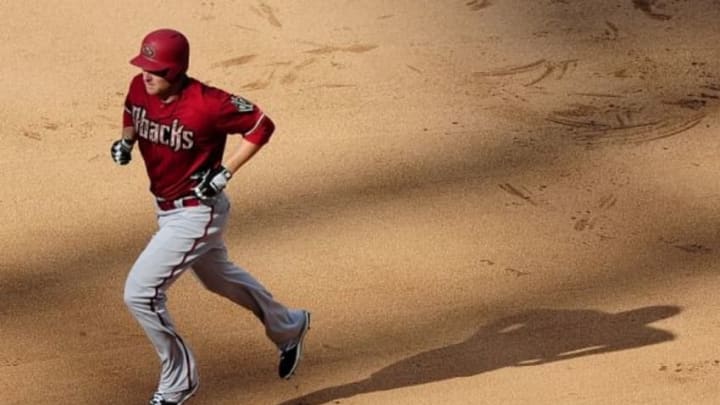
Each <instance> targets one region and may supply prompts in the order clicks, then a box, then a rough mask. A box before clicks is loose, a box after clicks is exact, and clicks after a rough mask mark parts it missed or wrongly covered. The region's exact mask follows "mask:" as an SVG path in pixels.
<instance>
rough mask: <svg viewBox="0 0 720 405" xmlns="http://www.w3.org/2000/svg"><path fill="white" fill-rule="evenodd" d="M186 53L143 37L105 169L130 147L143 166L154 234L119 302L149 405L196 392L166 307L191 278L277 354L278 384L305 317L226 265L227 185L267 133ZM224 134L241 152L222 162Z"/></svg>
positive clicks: (295, 351)
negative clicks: (149, 366) (146, 349)
mask: <svg viewBox="0 0 720 405" xmlns="http://www.w3.org/2000/svg"><path fill="white" fill-rule="evenodd" d="M189 55H190V47H189V44H188V40H187V38H186V37H185V36H184V35H183V34H182V33H180V32H178V31H176V30H172V29H160V30H156V31H153V32H151V33H149V34H147V35H146V36H145V38H144V39H143V41H142V45H141V47H140V53H139V54H138V55H137V56H136V57H134V58H133V59H132V60H131V61H130V63H131V64H133V65H135V66H137V67H139V68H140V69H141V70H142V72H141V73H140V74H138V75H137V76H135V77H134V78H133V79H132V81H131V83H130V88H129V91H128V94H127V97H126V99H125V112H124V115H123V129H122V136H121V138H120V139H118V140H117V141H115V142H114V143H113V144H112V147H111V155H112V158H113V160H114V161H115V162H116V163H117V164H120V165H126V164H128V163H130V160H131V158H132V151H133V149H134V147H135V146H137V148H138V149H139V150H140V154H141V155H142V157H143V160H144V161H145V167H146V169H147V175H148V177H149V180H150V191H151V192H152V194H153V196H154V199H155V209H156V212H157V218H158V225H159V228H158V230H157V232H156V233H155V235H154V236H153V237H152V239H151V240H150V242H149V243H148V245H147V246H146V248H145V250H144V251H143V252H142V253H141V254H140V256H139V257H138V258H137V260H136V262H135V264H134V265H133V266H132V268H131V270H130V272H129V274H128V277H127V281H126V283H125V293H124V299H125V303H126V304H127V306H128V308H129V310H130V312H131V313H132V314H133V315H134V317H135V318H136V319H137V321H138V322H139V323H140V325H141V326H142V328H143V329H144V330H145V333H146V334H147V336H148V338H149V339H150V341H151V342H152V344H153V345H154V347H155V349H156V351H157V353H158V356H159V357H160V363H161V373H160V378H159V384H158V386H157V392H155V394H154V395H153V397H152V398H151V400H150V404H151V405H173V404H177V405H179V404H182V403H184V402H185V401H187V399H188V398H190V397H191V396H192V395H193V394H194V393H195V392H196V391H197V389H198V372H197V368H196V364H195V359H194V357H193V354H192V352H191V350H190V348H189V347H188V345H187V342H186V341H185V340H184V339H183V338H182V337H181V336H180V334H179V333H178V332H177V330H176V328H175V326H173V321H172V319H171V317H170V314H169V313H168V311H167V307H166V294H167V291H168V289H169V288H170V286H171V285H172V284H173V283H174V282H175V281H176V280H177V279H178V278H179V277H180V276H181V275H182V274H183V273H184V272H185V270H187V269H191V270H192V271H194V272H195V274H196V275H197V277H198V279H199V280H200V281H201V282H202V283H203V285H204V286H205V287H206V288H207V289H209V290H210V291H213V292H215V293H217V294H220V295H222V296H224V297H226V298H228V299H230V300H231V301H233V302H235V303H236V304H238V305H241V306H242V307H244V308H246V309H248V310H250V311H252V312H253V313H254V314H255V316H256V317H257V318H258V319H259V320H260V322H262V323H263V325H264V326H265V333H266V335H267V337H268V338H269V339H270V340H271V341H272V342H273V343H274V344H275V345H276V346H277V348H278V350H279V352H280V361H279V366H278V374H279V376H280V377H281V378H285V379H289V378H290V377H291V376H292V375H293V373H294V372H295V369H296V368H297V366H298V363H299V361H300V358H301V354H302V348H303V340H304V338H305V334H306V332H307V330H308V329H309V327H310V313H309V312H308V311H306V310H300V309H289V308H287V307H285V306H284V305H283V304H281V303H280V302H278V301H276V300H275V299H274V298H273V296H272V295H271V294H270V293H269V292H268V291H267V290H266V289H265V288H264V287H263V286H262V285H261V284H260V283H259V282H258V281H257V280H256V279H255V278H253V276H252V275H250V274H249V273H248V272H246V271H245V270H243V269H242V268H240V267H238V266H237V265H235V264H234V263H233V262H231V261H230V259H228V254H227V249H226V247H225V243H224V241H223V230H224V228H225V226H226V224H227V221H228V214H229V210H230V202H229V200H228V198H227V196H226V194H225V193H224V192H223V189H224V188H225V187H226V186H227V184H228V182H229V181H230V179H232V178H233V176H234V175H235V174H236V173H237V171H238V169H239V168H240V167H242V166H243V165H244V164H245V163H246V162H247V161H248V160H249V159H251V158H252V157H253V156H254V155H255V153H257V152H258V150H260V149H261V148H262V147H263V145H265V144H266V143H267V142H268V140H269V138H270V136H271V135H272V134H273V132H274V130H275V125H274V124H273V121H272V120H271V119H270V118H269V117H268V116H267V115H266V114H265V113H263V111H262V110H261V109H260V107H258V106H257V105H255V104H253V103H252V102H250V101H248V100H247V99H245V98H242V97H240V96H238V95H233V94H230V93H227V92H225V91H223V90H220V89H217V88H214V87H211V86H209V85H206V84H204V83H202V82H200V81H198V80H196V79H194V78H191V77H189V76H188V75H187V73H186V72H187V70H188V64H189ZM228 134H239V135H240V136H241V137H242V139H240V146H239V147H238V148H237V149H236V150H234V151H232V152H231V153H230V154H229V156H227V158H226V160H225V161H224V162H223V161H222V160H223V158H224V153H225V142H226V140H227V135H228Z"/></svg>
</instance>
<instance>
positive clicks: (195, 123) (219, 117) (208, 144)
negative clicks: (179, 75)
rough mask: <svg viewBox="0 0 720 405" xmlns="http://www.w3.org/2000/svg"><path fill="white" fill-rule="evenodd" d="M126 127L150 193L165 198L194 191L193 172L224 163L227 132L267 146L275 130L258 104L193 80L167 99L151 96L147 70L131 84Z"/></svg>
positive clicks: (173, 197)
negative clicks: (133, 138) (132, 135)
mask: <svg viewBox="0 0 720 405" xmlns="http://www.w3.org/2000/svg"><path fill="white" fill-rule="evenodd" d="M123 126H125V127H134V128H135V132H136V133H137V135H138V136H137V139H138V142H137V144H138V148H139V149H140V153H141V154H142V157H143V160H144V161H145V167H146V169H147V174H148V177H149V179H150V191H151V192H152V193H153V194H154V195H155V196H156V197H159V198H162V199H166V200H174V199H177V198H180V197H183V196H186V195H189V194H191V193H192V188H193V187H194V186H195V185H196V184H197V181H195V180H193V179H191V176H192V175H193V174H195V173H197V172H198V171H200V170H204V169H207V168H214V167H218V166H220V164H221V163H222V158H223V153H224V151H225V143H226V140H227V135H228V134H240V135H242V136H243V137H244V138H245V139H246V140H248V141H250V142H252V143H255V144H258V145H262V144H265V143H266V142H267V141H268V140H269V138H270V136H271V135H272V133H273V131H274V129H275V126H274V124H273V122H272V120H271V119H270V118H269V117H268V116H266V115H265V114H264V113H263V111H262V110H261V109H260V108H259V107H258V106H257V105H255V104H253V103H252V102H250V101H248V100H246V99H244V98H242V97H240V96H236V95H233V94H230V93H227V92H225V91H223V90H220V89H217V88H215V87H212V86H209V85H206V84H204V83H202V82H200V81H197V80H195V79H192V78H190V79H189V80H188V82H187V84H186V86H185V87H184V88H183V89H182V92H181V93H180V97H179V98H178V99H176V100H175V101H173V102H171V103H167V104H166V103H163V102H162V101H161V100H160V98H159V97H157V96H151V95H149V94H147V92H146V91H145V86H144V84H143V79H142V74H139V75H137V76H135V77H134V78H133V79H132V81H131V82H130V89H129V90H128V94H127V97H126V98H125V112H124V114H123Z"/></svg>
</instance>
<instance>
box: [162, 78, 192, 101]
mask: <svg viewBox="0 0 720 405" xmlns="http://www.w3.org/2000/svg"><path fill="white" fill-rule="evenodd" d="M187 82H188V77H187V76H185V75H183V76H182V77H180V78H178V79H177V80H176V81H175V82H173V84H172V85H171V86H170V87H169V88H168V89H167V91H164V92H163V93H161V94H158V95H157V96H158V98H160V101H161V102H162V103H164V104H170V103H172V102H173V101H175V100H177V99H179V98H180V93H182V90H183V88H185V85H186V84H187Z"/></svg>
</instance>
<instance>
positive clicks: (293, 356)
mask: <svg viewBox="0 0 720 405" xmlns="http://www.w3.org/2000/svg"><path fill="white" fill-rule="evenodd" d="M304 312H305V325H304V326H303V329H302V331H301V332H300V336H299V337H298V340H297V343H295V344H294V345H292V346H290V347H289V348H287V349H285V350H283V351H281V352H280V364H279V366H278V375H279V376H280V378H284V379H286V380H289V379H290V377H292V376H293V374H294V373H295V370H296V369H297V367H298V364H300V358H301V357H302V349H303V340H304V339H305V334H306V333H307V331H308V329H310V312H308V311H304Z"/></svg>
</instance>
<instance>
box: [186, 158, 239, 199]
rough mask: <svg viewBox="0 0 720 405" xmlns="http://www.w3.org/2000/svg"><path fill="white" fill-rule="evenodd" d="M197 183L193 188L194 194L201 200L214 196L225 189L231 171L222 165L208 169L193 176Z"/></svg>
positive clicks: (230, 176)
mask: <svg viewBox="0 0 720 405" xmlns="http://www.w3.org/2000/svg"><path fill="white" fill-rule="evenodd" d="M193 177H195V178H197V179H198V181H199V183H198V184H197V186H195V188H193V193H194V194H195V196H196V197H197V198H199V199H201V200H203V201H207V200H209V199H212V198H214V197H216V196H217V195H218V194H220V192H221V191H223V190H224V189H225V187H226V186H227V184H228V181H229V180H230V178H232V173H230V171H229V170H228V169H226V168H224V167H222V166H220V167H218V168H215V169H208V170H204V171H202V172H199V173H197V174H196V175H195V176H193Z"/></svg>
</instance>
